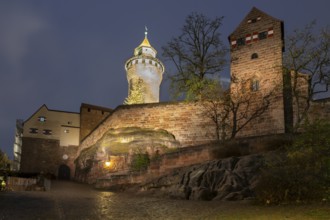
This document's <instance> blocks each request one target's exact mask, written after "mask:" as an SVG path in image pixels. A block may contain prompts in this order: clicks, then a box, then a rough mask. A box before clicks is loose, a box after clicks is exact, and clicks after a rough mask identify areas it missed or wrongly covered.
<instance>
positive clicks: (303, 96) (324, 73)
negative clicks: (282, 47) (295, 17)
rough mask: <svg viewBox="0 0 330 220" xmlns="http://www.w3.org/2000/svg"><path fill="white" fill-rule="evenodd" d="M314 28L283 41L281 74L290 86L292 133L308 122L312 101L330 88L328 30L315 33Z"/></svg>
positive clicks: (303, 30)
mask: <svg viewBox="0 0 330 220" xmlns="http://www.w3.org/2000/svg"><path fill="white" fill-rule="evenodd" d="M314 26H315V22H312V23H311V24H309V25H307V26H306V27H305V28H304V29H302V30H299V29H297V30H295V31H294V33H293V35H292V36H289V37H288V38H286V53H285V55H284V71H285V73H286V75H287V76H289V78H288V79H289V81H288V83H289V84H291V86H292V103H293V104H294V105H293V106H294V109H293V112H294V115H293V116H292V117H293V118H295V122H294V124H292V125H291V127H292V129H293V131H297V130H298V129H299V127H300V125H301V124H302V123H303V122H304V120H305V119H307V116H308V111H309V109H310V103H311V101H312V100H313V99H314V98H315V97H316V96H318V95H320V94H322V93H325V92H328V90H329V86H330V28H329V27H327V28H324V29H322V30H321V31H320V32H319V33H316V31H314ZM304 85H306V86H305V87H304Z"/></svg>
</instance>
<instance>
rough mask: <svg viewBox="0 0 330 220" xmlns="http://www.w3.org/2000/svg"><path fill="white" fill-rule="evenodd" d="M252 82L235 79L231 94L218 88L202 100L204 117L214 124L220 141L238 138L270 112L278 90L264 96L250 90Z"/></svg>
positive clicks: (275, 88)
mask: <svg viewBox="0 0 330 220" xmlns="http://www.w3.org/2000/svg"><path fill="white" fill-rule="evenodd" d="M251 81H252V79H245V80H243V79H238V78H236V77H235V75H233V76H232V79H231V83H232V86H231V89H230V91H223V90H221V87H219V88H215V89H213V90H212V89H211V90H208V91H209V92H208V93H206V95H205V98H204V99H203V107H204V109H205V112H204V114H205V116H206V117H208V118H210V119H211V120H212V121H213V122H214V124H215V130H216V135H217V139H218V140H221V141H224V140H226V139H233V138H235V137H236V135H237V133H238V132H239V131H241V130H243V129H244V128H245V127H246V126H248V125H249V123H250V122H251V121H253V120H255V119H257V118H259V117H262V115H263V114H264V113H265V112H266V111H267V110H268V109H269V107H270V105H271V102H272V100H274V98H275V94H276V92H277V91H278V89H279V86H277V85H276V86H274V89H273V90H270V91H268V92H267V93H266V94H263V93H261V91H255V90H253V88H251ZM233 84H234V85H233ZM211 88H212V87H211ZM216 91H217V92H216Z"/></svg>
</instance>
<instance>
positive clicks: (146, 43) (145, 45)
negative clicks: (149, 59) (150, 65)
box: [134, 27, 157, 57]
mask: <svg viewBox="0 0 330 220" xmlns="http://www.w3.org/2000/svg"><path fill="white" fill-rule="evenodd" d="M143 48H148V49H147V50H143ZM151 51H152V52H151ZM156 54H157V51H156V50H155V48H153V47H152V46H151V45H150V42H149V40H148V29H147V27H145V32H144V39H143V41H142V43H141V44H140V45H139V46H138V47H137V48H135V50H134V55H135V56H139V55H146V56H148V55H149V56H150V55H151V56H153V57H156Z"/></svg>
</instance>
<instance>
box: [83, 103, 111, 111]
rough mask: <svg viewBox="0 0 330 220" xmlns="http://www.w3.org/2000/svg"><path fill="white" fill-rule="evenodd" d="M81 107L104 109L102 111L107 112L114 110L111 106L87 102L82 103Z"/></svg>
mask: <svg viewBox="0 0 330 220" xmlns="http://www.w3.org/2000/svg"><path fill="white" fill-rule="evenodd" d="M81 108H91V109H97V110H102V111H105V112H112V111H113V109H111V108H107V107H102V106H97V105H91V104H87V103H81V106H80V109H81Z"/></svg>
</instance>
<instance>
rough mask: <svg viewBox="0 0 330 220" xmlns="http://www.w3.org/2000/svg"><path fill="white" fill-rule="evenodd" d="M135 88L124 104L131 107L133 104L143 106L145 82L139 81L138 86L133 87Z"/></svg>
mask: <svg viewBox="0 0 330 220" xmlns="http://www.w3.org/2000/svg"><path fill="white" fill-rule="evenodd" d="M132 86H133V88H132V90H131V91H130V94H129V95H128V97H127V98H126V99H125V101H124V104H125V105H131V104H141V103H143V101H144V100H143V95H142V94H143V90H144V88H143V80H142V79H139V80H138V81H137V82H136V84H134V85H132Z"/></svg>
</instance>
